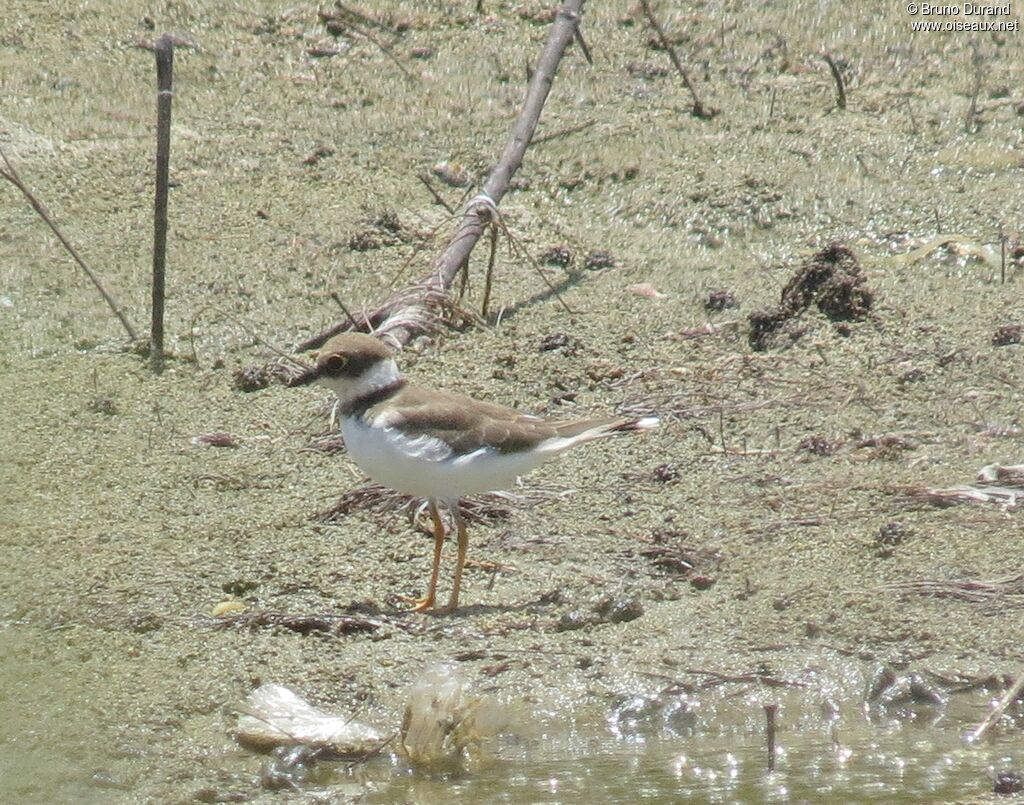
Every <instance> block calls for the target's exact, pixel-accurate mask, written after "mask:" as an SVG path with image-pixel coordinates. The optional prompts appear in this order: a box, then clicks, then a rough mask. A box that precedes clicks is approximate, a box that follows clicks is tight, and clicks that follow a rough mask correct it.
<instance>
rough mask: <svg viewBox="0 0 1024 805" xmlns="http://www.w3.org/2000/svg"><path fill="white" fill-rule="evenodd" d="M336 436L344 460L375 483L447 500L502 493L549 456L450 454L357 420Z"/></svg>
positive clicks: (436, 444)
mask: <svg viewBox="0 0 1024 805" xmlns="http://www.w3.org/2000/svg"><path fill="white" fill-rule="evenodd" d="M341 434H342V436H343V437H344V438H345V447H346V448H347V449H348V454H349V456H351V457H352V460H353V461H355V463H356V464H358V465H359V468H360V469H361V470H362V471H363V472H365V473H366V474H367V475H369V476H370V478H372V479H373V480H374V481H376V482H377V483H379V484H384V486H388V487H390V488H391V489H394V490H396V491H398V492H404V493H406V494H409V495H416V496H417V497H424V498H439V499H442V500H443V499H452V498H458V497H461V496H463V495H474V494H478V493H480V492H492V491H495V490H500V489H507V488H508V487H510V486H512V485H513V484H514V483H515V480H516V478H517V477H518V476H520V475H523V474H525V473H527V472H529V471H530V470H532V469H533V468H534V467H536V466H538V465H539V464H541V463H542V462H543V461H544V460H545V459H546V458H550V454H544V453H536V452H534V453H511V454H510V453H499V452H498V451H496V450H491V449H482V450H477V451H475V452H473V453H469V454H466V455H461V456H454V455H453V454H452V451H451V448H449V447H448V445H446V444H445V443H444V442H442V441H440V440H439V439H432V438H429V437H419V438H415V439H412V438H409V437H408V436H405V435H404V434H402V433H401V432H399V431H397V430H395V429H394V428H380V427H371V426H369V425H367V424H366V423H365V422H363V421H362V420H359V419H356V418H354V417H347V418H344V419H343V420H342V423H341Z"/></svg>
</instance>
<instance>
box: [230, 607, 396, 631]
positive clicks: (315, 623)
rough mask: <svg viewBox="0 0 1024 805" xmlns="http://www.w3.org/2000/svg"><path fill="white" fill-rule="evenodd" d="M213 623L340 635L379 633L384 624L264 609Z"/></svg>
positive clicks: (343, 616)
mask: <svg viewBox="0 0 1024 805" xmlns="http://www.w3.org/2000/svg"><path fill="white" fill-rule="evenodd" d="M212 624H213V627H214V628H215V629H226V628H228V627H229V626H237V627H244V628H247V629H253V630H255V629H269V628H274V627H280V628H282V629H286V630H288V631H289V632H297V633H298V634H301V635H308V634H311V633H313V632H320V633H322V634H331V635H335V636H337V635H346V634H359V633H363V632H375V631H377V629H379V628H380V627H381V625H382V622H381V621H378V620H373V619H370V618H361V617H357V616H355V615H289V614H287V613H285V612H269V611H266V610H264V611H261V612H242V613H239V614H237V615H223V616H221V617H219V618H216V619H214V620H213V621H212Z"/></svg>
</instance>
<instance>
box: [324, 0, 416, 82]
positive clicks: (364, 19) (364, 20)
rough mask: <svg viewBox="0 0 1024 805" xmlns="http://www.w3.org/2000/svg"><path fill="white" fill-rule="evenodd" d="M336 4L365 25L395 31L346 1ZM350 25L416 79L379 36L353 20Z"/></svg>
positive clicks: (405, 72) (343, 11)
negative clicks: (347, 4) (345, 2)
mask: <svg viewBox="0 0 1024 805" xmlns="http://www.w3.org/2000/svg"><path fill="white" fill-rule="evenodd" d="M334 5H335V6H337V8H338V10H339V11H341V12H342V13H344V14H348V15H349V16H350V17H352V18H354V19H356V20H359V21H360V22H362V23H364V24H365V25H369V26H372V27H374V28H379V29H381V30H384V31H389V32H393V31H392V29H391V28H390V27H388V26H387V25H385V24H384V23H382V22H379V21H378V20H375V19H373V17H369V16H367V15H366V14H363V13H362V12H361V11H357V10H356V9H354V8H349V7H348V6H346V5H345V4H344V3H340V2H335V4H334ZM349 26H350V27H351V28H352V29H353V30H354V31H356V32H357V33H360V34H362V35H363V36H365V37H366V38H367V39H369V40H370V42H372V43H373V44H374V45H376V46H377V48H378V49H379V50H380V52H381V53H383V54H384V55H385V56H387V57H388V58H389V59H391V61H393V62H394V63H395V65H396V66H397V67H398V69H399V70H401V71H402V74H403V75H405V77H406V78H408V79H409V80H410V81H415V80H416V76H414V75H413V74H412V73H410V72H409V70H408V68H407V67H406V66H405V65H404V64H402V62H401V61H400V60H399V58H398V57H397V56H396V55H395V54H394V53H393V52H392V50H391V48H389V47H388V46H387V45H385V44H384V43H383V42H381V41H380V40H379V39H377V37H375V36H374V35H373V34H371V33H370V32H369V31H367V30H366V29H365V28H361V27H359V26H358V25H356V24H354V23H352V22H351V20H350V21H349Z"/></svg>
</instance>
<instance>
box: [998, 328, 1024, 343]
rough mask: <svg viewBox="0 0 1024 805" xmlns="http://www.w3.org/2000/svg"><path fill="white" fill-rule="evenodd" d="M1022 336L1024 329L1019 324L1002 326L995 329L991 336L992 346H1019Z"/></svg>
mask: <svg viewBox="0 0 1024 805" xmlns="http://www.w3.org/2000/svg"><path fill="white" fill-rule="evenodd" d="M1022 334H1024V327H1021V325H1019V324H1004V325H1002V326H1001V327H998V328H996V331H995V332H994V333H993V334H992V346H994V347H1008V346H1010V345H1011V344H1019V343H1020V342H1021V336H1022Z"/></svg>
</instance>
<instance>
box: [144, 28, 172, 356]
mask: <svg viewBox="0 0 1024 805" xmlns="http://www.w3.org/2000/svg"><path fill="white" fill-rule="evenodd" d="M153 51H154V53H155V54H156V86H157V96H156V200H155V202H154V205H153V318H152V323H151V326H150V336H149V359H150V366H151V367H152V369H153V371H154V372H160V371H161V370H162V369H163V363H164V276H165V272H166V268H167V191H168V186H169V175H168V173H169V166H170V161H171V103H172V101H173V100H174V91H173V89H172V84H173V80H174V41H173V39H172V38H171V37H170V36H169V35H168V34H164V35H163V36H161V37H160V38H159V39H158V40H157V41H156V46H155V47H154V48H153Z"/></svg>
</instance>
